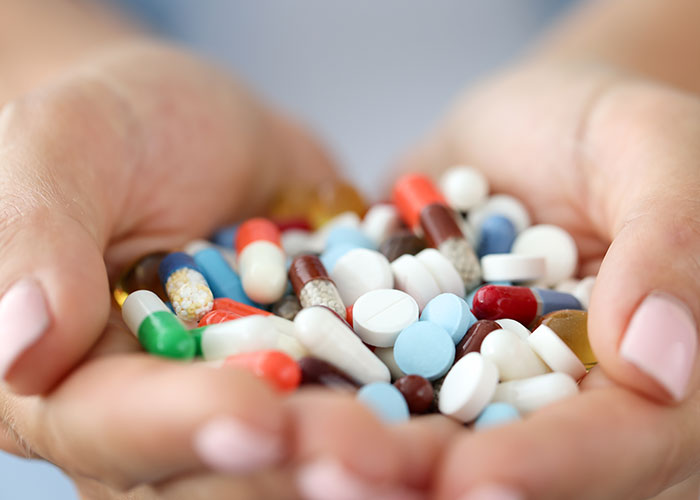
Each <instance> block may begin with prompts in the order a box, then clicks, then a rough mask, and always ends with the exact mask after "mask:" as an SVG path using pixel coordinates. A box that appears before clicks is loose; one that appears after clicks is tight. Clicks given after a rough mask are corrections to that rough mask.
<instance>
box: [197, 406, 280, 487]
mask: <svg viewBox="0 0 700 500" xmlns="http://www.w3.org/2000/svg"><path fill="white" fill-rule="evenodd" d="M194 449H195V451H196V452H197V454H198V455H199V457H200V459H201V460H202V462H204V463H205V464H206V465H208V466H209V467H211V468H212V469H214V470H217V471H219V472H224V473H229V474H245V473H249V472H255V471H258V470H260V469H263V468H265V467H269V466H271V465H274V464H276V463H278V462H279V461H281V460H282V459H283V458H284V449H283V444H282V441H281V438H278V437H277V436H274V435H272V434H268V433H265V432H263V431H260V430H257V429H254V428H252V427H250V426H248V425H247V424H243V423H241V422H239V421H238V420H236V419H234V418H231V417H219V418H215V419H212V420H210V421H209V422H207V423H206V424H204V426H202V427H201V428H200V429H199V430H198V431H197V433H196V434H195V436H194Z"/></svg>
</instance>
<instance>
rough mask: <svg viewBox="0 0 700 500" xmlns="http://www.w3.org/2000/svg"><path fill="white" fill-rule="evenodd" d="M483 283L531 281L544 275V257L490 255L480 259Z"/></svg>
mask: <svg viewBox="0 0 700 500" xmlns="http://www.w3.org/2000/svg"><path fill="white" fill-rule="evenodd" d="M481 273H482V276H483V278H484V281H533V280H538V279H540V278H542V277H544V275H545V259H544V257H535V256H531V255H515V254H512V253H492V254H489V255H484V256H483V257H482V258H481Z"/></svg>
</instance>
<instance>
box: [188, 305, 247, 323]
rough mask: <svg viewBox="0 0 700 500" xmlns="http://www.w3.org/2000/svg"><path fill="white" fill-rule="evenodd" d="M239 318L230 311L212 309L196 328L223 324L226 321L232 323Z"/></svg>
mask: <svg viewBox="0 0 700 500" xmlns="http://www.w3.org/2000/svg"><path fill="white" fill-rule="evenodd" d="M240 317H241V316H239V315H238V314H236V313H232V312H231V311H226V310H223V309H212V310H211V311H209V312H208V313H206V314H205V315H204V316H202V318H201V319H200V320H199V322H198V323H197V326H207V325H216V324H218V323H224V322H226V321H233V320H234V319H238V318H240Z"/></svg>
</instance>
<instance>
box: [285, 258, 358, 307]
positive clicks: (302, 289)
mask: <svg viewBox="0 0 700 500" xmlns="http://www.w3.org/2000/svg"><path fill="white" fill-rule="evenodd" d="M289 279H290V280H291V282H292V287H293V288H294V293H296V295H297V297H299V302H301V306H302V307H311V306H325V307H327V308H329V309H331V310H332V311H334V312H335V313H336V314H337V315H338V316H340V317H341V318H343V319H346V317H347V316H346V309H345V305H344V304H343V300H342V299H341V298H340V293H339V292H338V289H337V288H336V286H335V283H333V280H331V278H330V277H329V276H328V273H327V272H326V268H325V267H323V264H322V263H321V261H320V259H319V258H318V257H316V256H315V255H300V256H298V257H296V258H295V259H294V260H293V261H292V265H291V266H290V268H289Z"/></svg>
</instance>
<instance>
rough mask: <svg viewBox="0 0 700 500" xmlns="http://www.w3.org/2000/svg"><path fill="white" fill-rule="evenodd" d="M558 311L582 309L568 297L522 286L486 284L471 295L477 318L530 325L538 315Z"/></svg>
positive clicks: (562, 293) (574, 300)
mask: <svg viewBox="0 0 700 500" xmlns="http://www.w3.org/2000/svg"><path fill="white" fill-rule="evenodd" d="M561 309H582V307H581V303H580V302H579V301H578V299H576V297H574V296H573V295H571V294H568V293H564V292H557V291H554V290H545V289H542V288H529V287H524V286H499V285H487V286H484V287H482V288H480V289H479V290H478V291H477V292H476V294H474V301H473V302H472V312H473V313H474V316H476V317H477V318H479V319H490V320H497V319H502V318H510V319H514V320H515V321H518V322H520V323H522V324H523V325H530V324H532V322H533V321H534V320H535V318H537V317H538V316H542V315H544V314H548V313H550V312H553V311H559V310H561Z"/></svg>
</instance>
